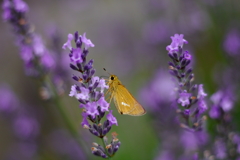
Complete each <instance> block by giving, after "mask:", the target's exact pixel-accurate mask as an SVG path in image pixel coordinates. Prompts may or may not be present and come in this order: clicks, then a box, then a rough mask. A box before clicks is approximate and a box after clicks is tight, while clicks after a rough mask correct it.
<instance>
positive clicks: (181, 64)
mask: <svg viewBox="0 0 240 160" xmlns="http://www.w3.org/2000/svg"><path fill="white" fill-rule="evenodd" d="M183 37H184V36H183V34H175V35H174V36H172V37H171V39H172V43H171V44H170V45H168V46H167V48H166V49H167V51H168V52H169V53H168V55H169V57H170V58H171V60H172V61H171V62H169V72H170V74H171V75H172V76H173V77H174V79H173V80H174V82H175V87H176V96H177V97H176V103H178V106H179V107H178V109H177V112H178V113H179V114H180V123H181V126H182V127H184V128H188V129H190V130H193V131H197V130H201V127H202V125H201V124H202V120H203V119H204V117H203V113H204V112H205V111H206V110H207V105H206V103H205V100H204V98H205V97H206V96H207V94H206V93H205V92H204V90H203V84H200V85H196V84H193V81H194V74H193V73H192V68H191V67H190V63H191V60H192V56H191V54H190V53H189V52H188V51H183V45H184V44H187V43H188V42H187V41H186V40H185V39H184V38H183ZM197 90H198V91H197Z"/></svg>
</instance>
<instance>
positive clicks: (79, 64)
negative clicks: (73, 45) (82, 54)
mask: <svg viewBox="0 0 240 160" xmlns="http://www.w3.org/2000/svg"><path fill="white" fill-rule="evenodd" d="M77 67H78V69H79V70H80V71H81V72H82V71H83V67H82V65H81V63H77Z"/></svg>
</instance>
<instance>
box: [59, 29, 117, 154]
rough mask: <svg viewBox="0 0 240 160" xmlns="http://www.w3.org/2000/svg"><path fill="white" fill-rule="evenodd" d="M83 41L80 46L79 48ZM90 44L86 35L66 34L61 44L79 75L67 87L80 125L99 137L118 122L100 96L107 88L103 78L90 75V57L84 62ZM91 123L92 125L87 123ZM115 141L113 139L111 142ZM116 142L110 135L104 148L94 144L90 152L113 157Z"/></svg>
mask: <svg viewBox="0 0 240 160" xmlns="http://www.w3.org/2000/svg"><path fill="white" fill-rule="evenodd" d="M73 39H74V41H75V44H76V48H74V47H72V45H71V41H72V40H73ZM83 44H84V47H82V46H83ZM90 47H94V44H93V43H92V42H91V40H89V39H87V38H86V34H85V33H84V34H83V36H82V35H78V32H76V33H75V34H74V35H72V34H69V35H68V40H67V42H66V43H64V45H63V47H62V48H63V49H67V48H68V49H69V50H70V53H69V57H70V60H71V64H70V68H72V69H73V70H74V71H77V72H78V73H80V75H79V76H76V75H74V76H73V77H72V78H73V79H74V80H75V81H76V82H78V84H74V85H73V86H72V87H71V91H70V94H69V96H71V97H75V98H76V99H77V100H78V101H79V102H80V105H79V106H80V108H83V113H82V116H83V121H82V123H81V125H82V126H83V127H84V128H86V129H88V130H89V132H90V133H92V134H93V135H94V136H97V137H99V138H101V139H103V138H104V137H105V136H106V134H107V133H108V132H109V131H110V130H111V128H112V125H118V123H117V119H116V118H115V117H114V116H113V115H112V110H109V103H107V102H106V100H105V97H104V93H103V92H104V90H105V89H107V88H108V86H107V85H106V83H105V80H104V79H101V78H99V77H98V76H94V73H95V69H94V67H93V63H94V61H93V60H89V61H88V62H87V61H86V57H87V54H88V49H89V48H90ZM106 112H109V113H108V115H107V116H106V117H107V120H106V121H105V122H103V124H102V123H101V120H102V118H103V117H104V115H105V113H106ZM89 122H91V123H92V124H90V123H89ZM114 140H115V141H114ZM119 147H120V142H119V141H118V140H116V138H115V137H113V140H112V142H111V143H110V144H106V143H104V147H102V146H101V145H99V144H96V143H94V147H92V153H93V155H96V156H99V157H102V158H110V157H113V156H114V154H115V153H116V151H117V150H118V148H119Z"/></svg>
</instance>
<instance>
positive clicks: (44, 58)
mask: <svg viewBox="0 0 240 160" xmlns="http://www.w3.org/2000/svg"><path fill="white" fill-rule="evenodd" d="M2 8H3V19H4V20H5V21H6V22H8V23H9V24H10V25H11V26H12V29H13V32H14V34H15V36H16V39H17V46H18V47H19V48H20V56H21V58H22V60H23V62H24V65H25V73H26V75H28V76H31V77H34V78H36V79H37V80H38V81H39V82H40V84H41V85H40V94H41V96H42V98H43V99H49V100H51V102H52V103H53V104H54V105H55V106H56V108H57V109H58V111H59V112H60V114H61V116H62V118H63V120H64V122H65V124H66V126H67V128H68V130H69V132H70V133H71V134H72V136H73V137H74V138H75V140H76V141H77V142H78V143H79V145H80V146H81V147H82V148H84V145H81V143H82V139H80V138H79V132H78V130H77V129H76V128H75V127H74V125H73V122H72V121H71V119H70V117H69V116H68V113H67V111H66V110H65V109H64V108H63V104H62V102H61V100H60V96H61V95H62V93H63V90H62V89H63V87H62V84H63V83H62V80H61V79H63V78H62V76H61V74H63V73H64V71H63V70H62V68H61V67H59V65H60V63H61V61H62V59H61V58H59V55H57V54H53V53H56V52H54V51H50V50H48V49H47V47H46V46H45V44H44V43H43V40H42V39H41V36H40V35H38V34H37V33H35V32H34V30H35V27H34V26H33V25H32V24H30V23H29V22H28V19H27V12H28V11H29V7H28V5H27V4H26V3H25V2H24V1H22V0H4V2H3V4H2ZM59 53H62V52H59ZM59 53H58V54H59ZM56 57H58V58H56ZM56 67H57V68H56ZM56 70H57V71H58V72H56ZM59 71H63V72H61V73H59Z"/></svg>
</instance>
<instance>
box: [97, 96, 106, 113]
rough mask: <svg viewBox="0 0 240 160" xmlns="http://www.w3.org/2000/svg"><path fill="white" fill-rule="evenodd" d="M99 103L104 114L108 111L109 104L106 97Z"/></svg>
mask: <svg viewBox="0 0 240 160" xmlns="http://www.w3.org/2000/svg"><path fill="white" fill-rule="evenodd" d="M97 103H98V105H99V106H100V108H101V111H102V112H106V111H108V108H109V103H107V101H106V100H105V98H104V97H101V98H100V99H99V100H98V102H97Z"/></svg>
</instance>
